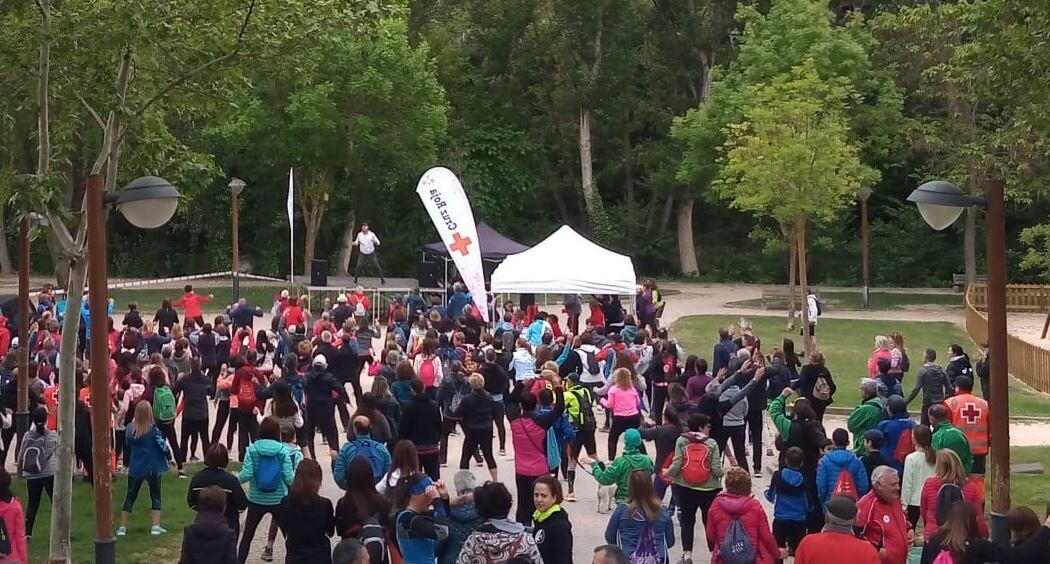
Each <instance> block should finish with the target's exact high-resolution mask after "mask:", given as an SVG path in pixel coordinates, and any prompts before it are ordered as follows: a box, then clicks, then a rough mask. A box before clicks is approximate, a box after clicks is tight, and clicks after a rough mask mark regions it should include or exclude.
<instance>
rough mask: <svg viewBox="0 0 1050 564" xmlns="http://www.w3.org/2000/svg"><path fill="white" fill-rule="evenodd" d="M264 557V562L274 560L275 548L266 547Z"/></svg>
mask: <svg viewBox="0 0 1050 564" xmlns="http://www.w3.org/2000/svg"><path fill="white" fill-rule="evenodd" d="M262 559H263V562H273V549H272V548H270V547H266V548H264V549H263V555H262Z"/></svg>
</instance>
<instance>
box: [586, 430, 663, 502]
mask: <svg viewBox="0 0 1050 564" xmlns="http://www.w3.org/2000/svg"><path fill="white" fill-rule="evenodd" d="M632 431H633V437H632V436H628V435H632ZM635 437H637V439H635ZM632 439H633V440H632ZM639 444H641V436H640V435H639V434H638V430H637V429H628V430H627V433H625V438H624V449H623V454H621V455H620V456H618V457H616V460H613V461H612V463H610V464H609V465H608V466H606V467H605V468H604V469H602V467H601V465H599V464H598V463H597V462H595V463H594V464H591V473H592V474H594V479H595V480H598V483H599V484H602V485H604V486H609V485H612V484H616V495H615V496H614V498H615V500H616V503H624V502H626V501H627V484H628V481H629V480H630V478H631V472H634V471H635V470H645V471H646V472H648V473H649V475H650V476H652V474H653V471H654V468H653V459H651V458H649V456H648V455H645V454H642V453H640V452H638V445H639Z"/></svg>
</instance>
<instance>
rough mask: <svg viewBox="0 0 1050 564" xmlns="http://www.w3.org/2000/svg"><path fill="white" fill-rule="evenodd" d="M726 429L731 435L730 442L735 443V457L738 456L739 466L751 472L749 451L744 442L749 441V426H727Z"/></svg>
mask: <svg viewBox="0 0 1050 564" xmlns="http://www.w3.org/2000/svg"><path fill="white" fill-rule="evenodd" d="M725 430H726V434H727V435H729V442H730V443H732V444H733V458H736V463H737V466H740V467H741V468H743V469H744V470H745V471H748V472H750V470H751V469H750V467H749V466H748V465H747V451H746V450H744V443H746V442H747V440H746V439H747V428H746V427H745V426H744V425H739V426H735V427H728V426H727V427H726V428H725Z"/></svg>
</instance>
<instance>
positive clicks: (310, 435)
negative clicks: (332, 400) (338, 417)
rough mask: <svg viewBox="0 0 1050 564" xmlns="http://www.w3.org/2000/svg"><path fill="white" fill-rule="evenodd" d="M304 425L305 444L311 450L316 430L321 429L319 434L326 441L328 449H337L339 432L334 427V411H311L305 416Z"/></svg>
mask: <svg viewBox="0 0 1050 564" xmlns="http://www.w3.org/2000/svg"><path fill="white" fill-rule="evenodd" d="M333 411H334V410H333ZM306 427H307V429H306V446H307V448H309V449H310V450H311V451H312V450H313V445H314V435H315V434H316V433H317V431H321V436H322V437H324V439H325V440H326V441H328V449H329V450H339V432H338V431H336V429H335V413H328V414H324V415H321V414H319V413H317V412H316V411H315V412H312V413H310V416H309V417H307V423H306Z"/></svg>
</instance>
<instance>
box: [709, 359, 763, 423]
mask: <svg viewBox="0 0 1050 564" xmlns="http://www.w3.org/2000/svg"><path fill="white" fill-rule="evenodd" d="M748 378H750V381H749V382H747V384H745V385H744V386H743V387H740V385H741V384H742V383H743V382H744V380H747V379H748ZM759 383H762V384H763V385H764V384H765V380H764V379H763V380H758V379H756V378H753V377H751V376H749V375H746V374H744V373H743V372H737V373H736V374H733V375H732V376H731V377H729V378H726V379H725V381H724V382H722V385H721V386H720V387H719V388H718V407H719V409H720V410H721V411H722V413H723V414H724V415H722V426H723V427H743V426H744V424H745V422H746V418H747V412H748V410H749V409H751V407H750V402H749V401H748V399H747V398H748V395H749V394H750V393H751V390H754V389H755V387H757V386H758V384H759Z"/></svg>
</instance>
